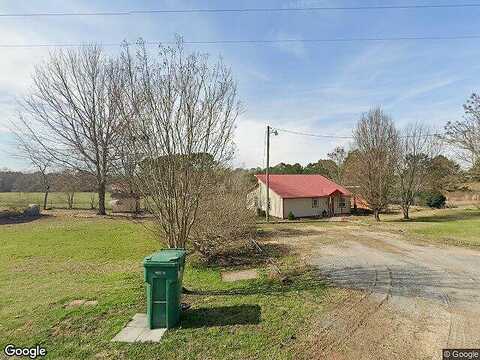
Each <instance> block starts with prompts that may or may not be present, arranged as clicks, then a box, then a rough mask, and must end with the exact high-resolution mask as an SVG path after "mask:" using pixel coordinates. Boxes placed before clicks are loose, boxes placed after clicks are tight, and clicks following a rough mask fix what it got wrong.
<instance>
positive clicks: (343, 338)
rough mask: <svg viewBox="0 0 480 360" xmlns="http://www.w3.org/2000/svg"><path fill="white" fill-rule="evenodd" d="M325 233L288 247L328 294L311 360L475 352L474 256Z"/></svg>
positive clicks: (364, 233)
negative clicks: (300, 254)
mask: <svg viewBox="0 0 480 360" xmlns="http://www.w3.org/2000/svg"><path fill="white" fill-rule="evenodd" d="M331 231H332V230H329V229H326V230H324V231H323V233H322V232H320V233H318V234H315V232H312V233H310V234H309V235H308V236H300V237H298V238H297V239H296V240H295V241H294V242H295V243H296V244H297V245H298V246H303V248H304V250H305V248H307V250H308V251H305V253H308V258H307V259H308V261H309V262H310V264H312V265H314V266H315V267H317V268H318V269H319V272H320V276H322V277H323V278H324V279H326V281H327V282H328V283H329V284H330V285H331V286H332V287H333V288H334V290H333V294H334V295H333V296H332V299H331V304H330V305H329V311H326V312H325V314H326V315H324V316H323V317H322V318H321V319H320V320H319V321H318V333H317V334H316V335H315V340H314V341H313V342H314V345H313V351H312V352H313V353H314V354H316V356H317V358H321V359H387V358H390V359H441V358H442V357H441V354H442V352H441V350H442V349H444V348H480V251H476V250H470V249H465V248H460V247H439V246H434V245H429V244H419V243H415V244H414V243H413V242H412V241H406V238H405V237H404V235H396V234H391V233H379V232H373V231H368V230H360V229H359V228H355V227H348V226H346V227H345V229H344V230H341V231H339V230H338V229H337V230H336V231H337V233H336V234H332V233H330V232H331ZM339 234H341V235H339ZM479 236H480V231H479ZM325 238H327V239H330V240H329V241H325ZM332 239H334V240H332ZM289 240H290V241H289V242H290V243H291V242H292V238H290V239H289Z"/></svg>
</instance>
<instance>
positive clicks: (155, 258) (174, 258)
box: [143, 249, 185, 265]
mask: <svg viewBox="0 0 480 360" xmlns="http://www.w3.org/2000/svg"><path fill="white" fill-rule="evenodd" d="M184 256H185V250H183V249H166V250H161V251H158V252H156V253H153V254H151V255H148V256H147V257H145V259H144V261H143V263H144V264H145V265H147V264H152V265H155V264H165V263H176V262H178V260H179V259H181V258H182V257H184Z"/></svg>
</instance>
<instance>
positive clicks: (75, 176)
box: [53, 168, 92, 209]
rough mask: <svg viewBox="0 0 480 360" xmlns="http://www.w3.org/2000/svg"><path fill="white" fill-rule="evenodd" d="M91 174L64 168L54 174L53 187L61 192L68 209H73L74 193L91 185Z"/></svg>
mask: <svg viewBox="0 0 480 360" xmlns="http://www.w3.org/2000/svg"><path fill="white" fill-rule="evenodd" d="M91 180H92V179H91V175H90V174H88V173H82V172H81V171H78V170H71V169H69V168H67V169H64V170H63V171H61V172H60V173H57V174H55V178H54V181H53V187H54V190H55V191H59V192H63V193H64V194H65V198H66V200H67V207H68V209H73V207H74V204H75V194H76V193H78V192H80V191H82V190H85V189H86V188H89V187H90V186H91Z"/></svg>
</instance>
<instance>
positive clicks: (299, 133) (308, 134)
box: [272, 128, 353, 139]
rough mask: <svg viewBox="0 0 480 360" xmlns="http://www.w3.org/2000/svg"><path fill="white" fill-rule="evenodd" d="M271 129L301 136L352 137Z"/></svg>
mask: <svg viewBox="0 0 480 360" xmlns="http://www.w3.org/2000/svg"><path fill="white" fill-rule="evenodd" d="M272 130H276V131H280V132H285V133H290V134H294V135H301V136H310V137H318V138H330V139H353V136H339V135H320V134H312V133H306V132H301V131H296V130H288V129H280V128H272Z"/></svg>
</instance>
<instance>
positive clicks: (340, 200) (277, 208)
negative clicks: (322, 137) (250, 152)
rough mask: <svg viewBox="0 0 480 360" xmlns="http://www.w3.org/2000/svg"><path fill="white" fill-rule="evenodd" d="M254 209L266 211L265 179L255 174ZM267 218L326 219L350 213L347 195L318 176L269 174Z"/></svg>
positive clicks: (327, 180)
mask: <svg viewBox="0 0 480 360" xmlns="http://www.w3.org/2000/svg"><path fill="white" fill-rule="evenodd" d="M255 177H256V178H257V180H258V186H257V188H256V189H255V190H254V191H253V197H254V199H255V206H256V208H258V209H262V210H265V211H266V203H267V196H266V189H267V187H266V176H265V175H255ZM269 178H270V181H269V183H270V191H269V194H270V211H269V214H270V215H271V216H275V217H277V218H280V219H286V218H288V214H289V213H290V212H291V213H292V214H293V215H294V216H295V218H299V217H329V216H335V215H344V214H350V209H351V207H350V203H351V196H352V195H351V193H350V192H349V191H348V190H347V189H345V188H344V187H342V186H340V185H338V184H336V183H335V182H333V181H332V180H329V179H327V178H326V177H324V176H321V175H270V176H269Z"/></svg>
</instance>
